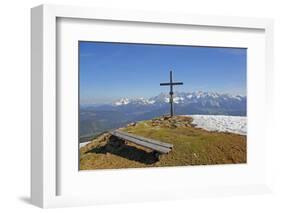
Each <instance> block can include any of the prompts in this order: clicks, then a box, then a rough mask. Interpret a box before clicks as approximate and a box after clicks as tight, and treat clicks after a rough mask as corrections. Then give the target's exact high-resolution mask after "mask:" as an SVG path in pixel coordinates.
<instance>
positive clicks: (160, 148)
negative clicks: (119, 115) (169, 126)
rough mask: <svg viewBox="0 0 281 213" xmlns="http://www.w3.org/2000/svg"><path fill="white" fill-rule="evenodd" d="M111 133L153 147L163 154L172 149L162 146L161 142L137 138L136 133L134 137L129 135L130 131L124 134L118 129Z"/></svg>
mask: <svg viewBox="0 0 281 213" xmlns="http://www.w3.org/2000/svg"><path fill="white" fill-rule="evenodd" d="M110 134H111V135H114V136H115V137H118V138H120V139H123V140H126V141H129V142H132V143H134V144H137V145H140V146H143V147H146V148H149V149H152V150H155V151H157V152H160V153H163V154H167V153H169V152H170V151H171V148H169V147H165V146H162V145H159V144H154V143H151V142H147V141H144V140H141V139H138V138H137V137H138V136H136V135H134V137H132V136H130V135H128V133H127V134H124V133H123V132H121V131H117V130H115V131H111V132H110ZM142 138H143V137H142Z"/></svg>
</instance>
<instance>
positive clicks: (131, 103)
mask: <svg viewBox="0 0 281 213" xmlns="http://www.w3.org/2000/svg"><path fill="white" fill-rule="evenodd" d="M169 107H170V106H169V94H168V93H160V94H159V95H157V96H154V97H151V98H126V97H124V98H120V99H118V100H116V101H114V102H113V103H110V104H102V105H80V138H85V137H88V136H94V135H97V134H99V133H101V132H104V131H107V130H109V129H113V128H118V127H121V126H123V125H125V124H127V123H129V122H134V121H139V120H146V119H151V118H154V117H157V116H160V115H163V114H168V113H169ZM246 108H247V97H246V96H241V95H231V94H222V93H217V92H202V91H198V92H175V93H174V110H175V114H178V115H186V114H204V115H233V116H246Z"/></svg>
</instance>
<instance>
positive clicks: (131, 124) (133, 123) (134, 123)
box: [127, 122, 137, 127]
mask: <svg viewBox="0 0 281 213" xmlns="http://www.w3.org/2000/svg"><path fill="white" fill-rule="evenodd" d="M136 125H137V123H136V122H132V123H129V124H128V125H127V127H130V126H136Z"/></svg>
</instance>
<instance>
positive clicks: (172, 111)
mask: <svg viewBox="0 0 281 213" xmlns="http://www.w3.org/2000/svg"><path fill="white" fill-rule="evenodd" d="M175 85H183V82H173V71H170V82H169V83H160V86H170V93H169V94H170V114H171V117H173V115H174V107H173V102H174V99H173V95H174V92H173V86H175Z"/></svg>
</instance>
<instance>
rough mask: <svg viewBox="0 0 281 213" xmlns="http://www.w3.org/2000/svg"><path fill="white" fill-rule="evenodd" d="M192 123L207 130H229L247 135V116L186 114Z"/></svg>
mask: <svg viewBox="0 0 281 213" xmlns="http://www.w3.org/2000/svg"><path fill="white" fill-rule="evenodd" d="M187 116H189V117H192V118H193V122H192V123H193V124H195V125H196V127H198V128H202V129H205V130H208V131H219V132H231V133H235V134H239V135H247V117H245V116H227V115H187Z"/></svg>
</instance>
